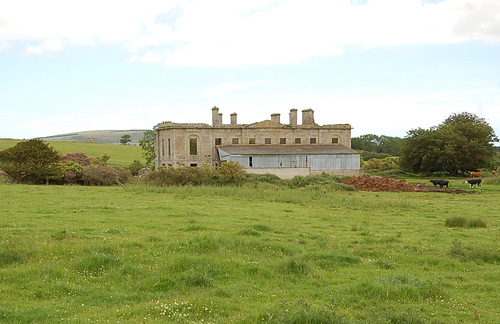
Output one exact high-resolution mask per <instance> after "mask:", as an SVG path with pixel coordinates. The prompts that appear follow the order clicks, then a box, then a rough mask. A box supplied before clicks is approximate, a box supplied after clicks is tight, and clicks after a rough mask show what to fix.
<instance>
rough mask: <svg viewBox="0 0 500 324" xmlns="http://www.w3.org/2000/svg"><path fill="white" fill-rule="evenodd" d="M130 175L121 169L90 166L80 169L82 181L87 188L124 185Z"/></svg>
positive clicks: (108, 166) (106, 166) (107, 166)
mask: <svg viewBox="0 0 500 324" xmlns="http://www.w3.org/2000/svg"><path fill="white" fill-rule="evenodd" d="M131 177H132V174H131V173H130V172H129V171H128V170H126V169H124V168H121V167H118V166H110V165H98V164H91V165H88V166H85V167H83V168H82V181H83V183H84V184H86V185H89V186H111V185H116V184H118V185H124V184H125V183H127V181H129V180H130V178H131Z"/></svg>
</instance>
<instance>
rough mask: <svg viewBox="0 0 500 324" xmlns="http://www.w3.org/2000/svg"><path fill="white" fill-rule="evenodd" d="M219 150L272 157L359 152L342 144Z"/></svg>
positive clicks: (250, 146) (280, 145)
mask: <svg viewBox="0 0 500 324" xmlns="http://www.w3.org/2000/svg"><path fill="white" fill-rule="evenodd" d="M217 148H218V149H220V150H222V151H224V152H226V153H228V154H231V155H259V154H261V155H271V154H280V155H283V154H295V155H303V154H356V153H357V152H356V151H355V150H353V149H350V148H348V147H347V146H344V145H340V144H328V145H320V144H312V145H304V144H302V145H301V144H277V145H255V144H249V145H220V146H217Z"/></svg>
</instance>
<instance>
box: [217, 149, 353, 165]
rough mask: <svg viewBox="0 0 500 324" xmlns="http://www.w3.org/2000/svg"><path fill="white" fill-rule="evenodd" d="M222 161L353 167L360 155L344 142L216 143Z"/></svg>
mask: <svg viewBox="0 0 500 324" xmlns="http://www.w3.org/2000/svg"><path fill="white" fill-rule="evenodd" d="M217 149H218V152H219V157H220V160H221V161H236V162H239V163H240V164H241V165H242V166H243V167H244V168H245V169H249V168H310V170H311V171H321V170H353V169H359V168H360V155H359V153H357V152H356V151H354V150H352V149H350V148H348V147H345V146H343V145H335V144H332V145H225V146H218V147H217Z"/></svg>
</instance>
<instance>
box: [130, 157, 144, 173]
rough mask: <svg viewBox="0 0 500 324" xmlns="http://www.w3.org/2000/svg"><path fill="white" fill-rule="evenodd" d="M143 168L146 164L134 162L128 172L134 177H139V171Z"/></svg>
mask: <svg viewBox="0 0 500 324" xmlns="http://www.w3.org/2000/svg"><path fill="white" fill-rule="evenodd" d="M143 168H144V164H142V162H141V161H139V160H134V162H132V164H130V165H129V166H128V170H129V171H130V173H132V175H133V176H137V175H139V170H141V169H143Z"/></svg>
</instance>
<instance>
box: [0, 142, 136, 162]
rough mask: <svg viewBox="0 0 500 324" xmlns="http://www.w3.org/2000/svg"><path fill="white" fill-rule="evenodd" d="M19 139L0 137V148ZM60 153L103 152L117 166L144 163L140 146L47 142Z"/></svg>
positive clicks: (90, 155) (95, 155)
mask: <svg viewBox="0 0 500 324" xmlns="http://www.w3.org/2000/svg"><path fill="white" fill-rule="evenodd" d="M18 142H19V140H13V139H0V150H4V149H6V148H9V147H11V146H14V145H16V144H17V143H18ZM47 143H48V144H49V145H50V146H53V147H54V148H55V149H56V150H58V151H59V152H61V154H62V155H66V154H68V153H84V154H85V155H87V156H88V157H101V156H102V155H103V154H107V155H109V156H110V157H111V158H110V159H109V161H108V163H109V164H113V165H119V166H129V165H130V164H132V162H134V160H139V161H141V162H143V163H145V160H144V157H143V156H142V149H141V147H140V146H132V145H118V144H102V143H84V142H47Z"/></svg>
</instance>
